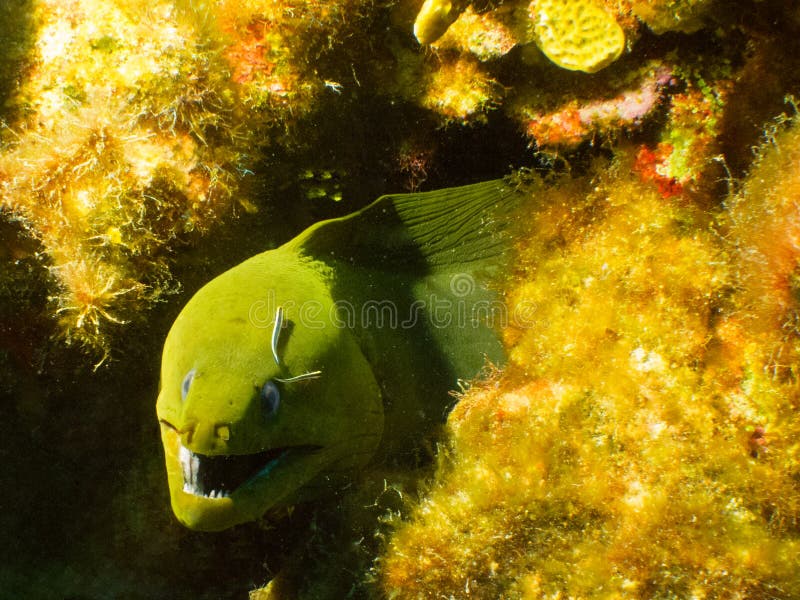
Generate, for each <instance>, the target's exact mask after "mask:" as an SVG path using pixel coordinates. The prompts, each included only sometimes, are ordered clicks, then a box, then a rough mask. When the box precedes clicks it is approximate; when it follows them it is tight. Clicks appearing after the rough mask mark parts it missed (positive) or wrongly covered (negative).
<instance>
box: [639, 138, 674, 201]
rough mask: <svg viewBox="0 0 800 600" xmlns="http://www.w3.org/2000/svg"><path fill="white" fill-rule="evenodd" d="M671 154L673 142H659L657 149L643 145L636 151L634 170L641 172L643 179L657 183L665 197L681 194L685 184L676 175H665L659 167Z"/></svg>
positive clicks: (640, 175)
mask: <svg viewBox="0 0 800 600" xmlns="http://www.w3.org/2000/svg"><path fill="white" fill-rule="evenodd" d="M670 154H672V144H663V143H662V144H659V145H658V146H656V149H655V151H653V150H651V149H650V148H648V147H647V146H642V147H641V148H640V149H639V152H637V153H636V161H635V162H634V163H633V170H634V172H635V173H638V174H639V177H640V178H641V179H642V181H651V182H653V183H655V184H656V185H657V186H658V191H659V193H660V194H661V195H662V196H663V197H664V198H672V197H674V196H680V195H681V194H682V193H683V186H682V185H681V184H680V183H679V182H678V181H677V180H676V179H675V178H674V177H667V176H666V175H663V174H662V172H661V169H659V167H661V166H662V165H664V163H665V162H666V159H667V158H668V157H669V155H670Z"/></svg>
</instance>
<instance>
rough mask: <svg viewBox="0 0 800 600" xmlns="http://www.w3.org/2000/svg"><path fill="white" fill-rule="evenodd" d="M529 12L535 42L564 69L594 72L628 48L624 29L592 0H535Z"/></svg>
mask: <svg viewBox="0 0 800 600" xmlns="http://www.w3.org/2000/svg"><path fill="white" fill-rule="evenodd" d="M529 11H530V15H531V19H532V21H533V33H534V38H535V41H536V45H537V46H539V48H540V49H541V51H542V52H544V54H545V55H546V56H547V57H548V58H549V59H550V60H552V61H553V62H554V63H555V64H557V65H558V66H559V67H562V68H564V69H569V70H571V71H585V72H587V73H594V72H595V71H599V70H600V69H602V68H603V67H606V66H608V65H609V64H611V63H612V62H614V61H615V60H616V59H617V58H618V57H619V55H620V54H622V51H623V50H624V49H625V34H624V32H623V31H622V28H621V27H620V26H619V24H618V23H617V21H616V19H615V18H614V16H613V15H612V14H611V13H609V12H607V11H606V10H605V9H604V8H603V7H602V6H600V5H598V4H597V3H596V2H595V1H593V0H533V2H531V3H530V6H529Z"/></svg>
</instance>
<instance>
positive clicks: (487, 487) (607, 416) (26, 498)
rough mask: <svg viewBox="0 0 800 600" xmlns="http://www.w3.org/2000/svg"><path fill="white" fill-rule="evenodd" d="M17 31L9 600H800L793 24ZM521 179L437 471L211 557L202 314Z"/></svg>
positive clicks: (763, 11)
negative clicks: (185, 474)
mask: <svg viewBox="0 0 800 600" xmlns="http://www.w3.org/2000/svg"><path fill="white" fill-rule="evenodd" d="M578 5H580V6H583V7H584V9H585V12H584V13H583V16H577V17H576V18H575V19H574V21H575V23H574V24H572V25H570V24H569V23H568V22H567V21H565V20H561V19H560V18H559V17H558V13H559V12H560V11H561V12H563V11H564V10H567V11H569V10H573V9H574V10H577V9H576V8H574V7H575V6H578ZM570 7H573V8H570ZM554 11H555V12H554ZM584 18H585V19H588V20H589V21H590V25H591V24H592V23H593V25H591V26H590V27H589V29H588V33H587V30H586V29H585V28H581V27H578V25H579V24H580V23H581V22H583V19H584ZM415 20H416V21H417V26H416V31H415ZM415 33H416V38H417V39H415ZM0 39H3V42H4V43H3V44H0V263H2V266H0V417H2V420H3V422H4V423H6V424H7V432H6V435H4V436H3V437H2V441H0V454H2V455H3V456H4V457H5V465H6V469H4V471H3V472H2V474H1V475H0V479H2V481H1V482H0V483H2V486H3V489H4V490H6V492H5V496H4V506H5V508H6V510H4V511H2V514H0V530H2V531H4V532H6V533H7V534H8V537H14V538H15V539H18V540H19V543H20V546H21V547H22V549H18V547H17V545H15V546H14V547H13V548H11V547H9V548H7V549H6V554H5V555H3V556H1V557H0V559H1V560H0V580H2V582H3V584H2V586H0V587H2V588H3V590H4V591H6V592H7V593H8V594H11V595H14V596H16V597H38V596H41V597H51V596H53V594H56V595H59V596H60V597H107V596H115V597H130V598H137V597H167V596H170V595H173V596H174V595H184V596H192V597H197V598H204V597H209V598H224V597H244V596H245V595H246V593H247V592H248V591H251V590H254V588H256V587H259V586H261V588H260V589H259V590H256V591H253V592H252V595H253V597H262V598H275V599H280V598H314V600H318V599H323V598H326V597H327V598H342V597H347V596H348V595H350V596H351V597H376V598H380V597H387V596H388V597H395V598H434V597H439V596H441V595H445V596H448V597H454V598H461V597H471V598H498V597H506V598H543V597H546V598H554V597H568V596H571V597H585V598H598V597H626V598H651V597H681V598H683V597H686V598H712V597H713V598H716V597H741V598H766V597H770V598H781V599H784V598H786V599H789V598H797V597H800V578H799V577H798V575H797V572H796V571H797V564H798V562H800V554H799V553H800V528H799V527H798V523H799V522H800V488H799V487H798V481H800V466H799V465H800V454H798V453H799V452H800V450H798V448H799V446H798V443H797V439H798V434H800V431H798V429H799V428H800V421H799V420H798V416H797V415H798V410H800V397H798V383H797V369H798V367H797V365H798V348H800V346H799V345H798V331H800V328H798V320H799V319H798V314H800V312H799V311H798V302H800V292H798V289H799V288H800V283H798V282H799V281H800V275H798V258H799V257H798V247H799V246H800V241H798V236H799V235H800V229H798V227H800V225H799V224H798V217H797V207H796V199H797V197H798V194H800V174H799V172H798V167H797V165H798V163H800V156H799V155H798V148H800V125H798V119H797V117H796V116H792V117H785V118H783V119H779V120H777V121H776V120H775V117H776V115H778V114H779V113H781V112H782V111H784V110H786V103H785V98H786V97H787V96H788V97H790V98H791V97H792V96H794V97H800V75H798V74H800V58H798V57H800V42H798V40H800V10H798V8H797V7H796V6H794V5H793V4H792V3H787V2H783V1H781V0H752V1H746V2H739V3H721V2H711V1H710V0H624V1H621V2H616V1H615V2H612V1H610V0H592V1H585V2H584V1H582V2H580V3H577V4H573V3H570V4H567V3H564V2H560V1H556V0H548V1H544V0H542V1H539V0H535V1H533V2H531V0H504V1H502V2H500V1H495V0H478V1H476V2H473V3H469V2H467V1H459V0H455V1H453V2H450V3H447V2H442V1H441V0H427V1H425V2H423V1H422V0H415V1H413V2H393V3H380V2H369V1H367V0H337V1H336V2H324V3H323V2H316V1H311V2H300V1H299V0H280V1H275V2H265V1H263V0H247V1H246V2H236V1H234V0H192V1H188V0H150V1H149V2H144V0H106V1H100V0H85V1H80V2H79V1H77V0H68V1H64V0H9V1H7V2H5V3H2V6H0ZM419 42H422V44H420V43H419ZM567 42H568V43H567ZM593 42H596V43H597V46H596V47H595V49H594V50H592V49H591V47H592V43H593ZM554 43H555V44H556V45H561V46H562V47H561V48H554V47H553V46H552V44H554ZM576 52H577V55H578V58H577V59H574V58H573V57H574V56H575V53H576ZM576 67H577V70H572V69H573V68H576ZM790 103H791V102H790ZM765 132H766V141H763V140H761V139H760V138H761V137H762V136H763V135H764V134H765ZM754 147H758V150H757V152H756V153H755V154H754V152H753V148H754ZM524 165H527V166H529V167H531V168H532V169H534V170H535V171H536V172H537V173H539V175H538V176H533V175H530V174H529V173H522V174H520V175H518V177H519V182H520V185H521V186H523V187H526V188H527V189H528V190H529V191H530V195H531V202H530V204H529V205H528V206H526V207H525V210H524V211H523V212H522V213H521V215H520V218H519V225H520V228H521V233H520V235H519V238H518V239H517V241H518V244H519V251H520V257H519V262H518V265H517V269H516V271H515V272H513V273H510V274H509V281H508V284H507V286H506V289H505V294H506V296H505V298H506V304H505V306H506V307H508V309H509V312H508V314H507V317H508V323H506V326H505V328H504V336H505V343H506V346H507V348H508V353H509V361H508V363H507V364H506V365H505V366H504V367H503V370H500V368H499V367H497V368H493V369H491V370H490V372H489V373H488V375H487V378H486V379H485V380H477V381H473V382H471V386H472V387H471V388H470V389H469V390H468V391H466V393H463V394H461V395H460V396H459V399H458V403H457V404H456V405H455V408H454V409H453V411H452V412H451V414H450V415H449V420H448V422H447V424H446V427H445V432H444V442H443V444H442V446H441V448H440V450H439V452H438V453H436V452H434V449H433V448H431V449H430V455H428V452H427V446H425V445H424V444H423V445H422V446H421V447H420V448H422V449H425V450H424V451H423V450H421V452H422V453H423V454H424V455H423V456H418V455H415V456H413V457H411V458H409V460H408V462H407V463H401V464H393V465H389V466H386V465H383V466H381V468H378V466H377V465H372V467H375V470H368V471H366V472H365V473H363V478H361V479H359V480H354V481H353V485H352V486H351V487H350V488H349V489H348V490H346V491H342V493H341V494H339V495H337V496H336V497H334V498H329V499H324V500H322V501H320V502H319V503H318V504H313V505H308V504H307V505H298V506H297V507H296V508H294V509H293V510H289V511H287V513H288V514H287V515H286V516H285V517H284V518H282V519H281V520H276V521H270V520H264V521H262V522H260V523H257V524H249V525H246V526H242V527H240V528H237V529H235V530H232V531H231V532H228V533H226V534H220V535H219V536H214V537H208V536H204V535H199V534H194V533H192V532H188V531H185V530H183V529H182V528H181V527H180V526H179V525H178V524H177V523H176V522H175V521H174V520H173V519H172V518H171V515H170V514H169V505H168V497H167V491H166V489H164V485H163V473H162V471H161V464H162V456H161V454H160V450H159V448H158V442H157V434H156V431H155V423H154V422H153V414H152V413H153V409H152V404H153V400H154V398H155V396H156V394H157V391H156V390H157V387H158V379H159V377H158V373H157V372H156V368H155V366H156V365H155V361H154V359H153V357H155V356H156V355H157V354H158V352H159V351H160V349H161V345H162V343H163V336H164V333H165V331H166V328H167V326H168V324H169V323H170V322H171V321H172V319H173V318H174V314H175V312H176V311H177V309H178V305H179V304H181V303H182V302H183V301H184V300H185V299H186V297H185V295H183V291H186V292H187V293H188V292H191V291H194V290H195V289H196V288H198V287H199V286H200V285H202V284H203V283H204V282H205V281H208V280H209V279H210V278H211V277H212V276H213V275H214V274H215V273H217V272H220V271H222V270H224V268H227V267H228V266H230V264H231V262H230V261H237V260H241V259H243V258H245V257H246V256H249V255H252V254H255V253H256V252H259V251H261V250H263V249H266V248H267V247H270V246H272V245H275V244H278V243H280V242H281V241H282V240H285V239H288V238H289V237H291V236H292V235H294V234H295V233H297V232H298V231H300V230H301V229H302V228H303V227H305V226H306V225H308V224H309V223H311V222H313V221H316V220H319V219H323V218H329V217H334V216H339V215H342V214H345V213H346V212H350V211H352V210H353V209H356V208H358V207H359V206H361V204H359V202H362V201H363V202H366V201H368V200H370V199H372V198H374V197H376V196H377V195H379V194H380V193H386V192H395V191H401V190H402V189H403V188H404V187H405V188H407V189H408V190H416V189H426V188H436V187H446V186H450V185H455V184H460V183H468V182H474V181H476V180H480V179H491V178H496V177H500V176H502V175H504V174H507V173H508V172H509V170H510V169H516V168H518V167H520V166H524ZM232 217H233V218H232ZM134 323H135V325H136V326H135V327H133V326H132V325H133V324H134ZM54 328H56V329H57V330H58V331H59V332H60V333H61V336H62V337H64V338H66V339H68V340H69V341H71V342H72V343H74V344H77V345H79V346H81V347H84V348H86V349H88V351H89V352H90V353H91V360H87V358H86V357H85V356H82V355H81V354H80V353H73V352H71V351H69V350H67V351H66V352H65V351H64V349H63V348H62V346H61V344H60V342H59V341H57V340H55V341H51V339H50V336H51V335H52V333H53V329H54ZM134 332H135V335H134ZM56 349H57V350H56ZM110 352H112V353H113V354H112V356H118V357H122V358H123V359H124V360H118V361H107V363H106V364H105V366H104V368H103V369H99V370H97V371H93V370H92V368H93V366H94V365H96V364H97V363H98V362H99V361H101V360H103V359H104V358H105V357H106V356H108V354H109V353H110ZM453 384H454V385H455V382H453ZM465 386H466V384H465ZM426 461H428V462H427V463H426ZM430 461H433V463H434V464H433V465H431V464H429V463H430ZM420 464H423V465H425V466H424V467H423V469H422V470H423V471H424V475H422V476H424V477H428V480H427V481H426V483H424V485H423V489H422V491H420V492H419V493H417V489H416V487H415V482H416V480H417V479H418V478H419V477H420V476H421V475H420V472H419V471H417V470H414V468H412V465H413V467H419V465H420ZM372 467H371V468H372ZM383 467H386V468H383ZM428 467H430V470H428ZM434 469H435V473H432V472H431V471H432V470H434ZM387 512H388V513H390V516H389V517H388V518H386V519H385V520H384V521H382V522H376V521H378V520H379V519H380V516H381V515H384V514H386V513H387ZM376 536H377V537H376ZM131 548H135V549H136V551H135V552H131ZM376 556H377V557H378V559H377V562H375V558H376ZM270 579H272V580H273V583H270V584H267V582H268V580H270Z"/></svg>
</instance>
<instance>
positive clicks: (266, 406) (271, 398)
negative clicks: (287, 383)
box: [261, 379, 281, 417]
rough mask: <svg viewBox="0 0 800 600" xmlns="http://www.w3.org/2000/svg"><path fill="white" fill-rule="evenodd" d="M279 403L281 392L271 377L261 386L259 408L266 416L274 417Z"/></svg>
mask: <svg viewBox="0 0 800 600" xmlns="http://www.w3.org/2000/svg"><path fill="white" fill-rule="evenodd" d="M280 405H281V392H280V390H279V389H278V386H277V385H275V382H274V381H272V380H271V379H270V380H269V381H267V383H265V384H264V385H263V387H262V388H261V410H262V411H263V412H264V416H266V417H274V416H275V413H277V412H278V407H279V406H280Z"/></svg>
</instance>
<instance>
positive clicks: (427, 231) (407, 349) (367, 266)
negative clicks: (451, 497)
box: [287, 180, 524, 452]
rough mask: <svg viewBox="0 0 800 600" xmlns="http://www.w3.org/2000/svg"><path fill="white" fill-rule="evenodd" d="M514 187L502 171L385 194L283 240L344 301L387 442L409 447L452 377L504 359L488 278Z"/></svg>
mask: <svg viewBox="0 0 800 600" xmlns="http://www.w3.org/2000/svg"><path fill="white" fill-rule="evenodd" d="M523 197H524V194H522V193H518V192H517V191H516V186H515V185H514V184H513V183H509V182H506V181H504V180H496V181H487V182H484V183H478V184H474V185H468V186H464V187H457V188H448V189H443V190H436V191H432V192H424V193H414V194H399V195H389V196H382V197H381V198H379V199H378V200H376V201H375V202H373V203H372V204H370V205H369V206H367V207H366V208H364V209H362V210H360V211H358V212H356V213H353V214H352V215H350V216H347V217H343V218H340V219H333V220H330V221H323V222H320V223H318V224H316V225H313V226H312V227H310V228H309V229H307V230H306V231H305V232H303V233H302V234H300V235H299V236H298V237H297V238H295V240H293V241H292V242H290V243H289V245H288V248H287V249H288V250H289V251H290V252H296V253H298V254H299V255H301V256H304V257H305V258H306V259H310V260H311V261H312V264H314V263H318V264H320V266H321V268H320V269H319V272H320V274H321V275H322V276H323V277H324V278H325V279H326V280H327V283H328V285H329V287H330V290H331V294H332V296H333V298H334V299H335V300H336V302H337V303H341V305H342V306H344V307H347V308H349V309H352V312H351V318H352V323H354V327H353V328H352V331H353V333H354V335H355V336H356V338H357V339H358V343H359V345H360V347H361V350H362V352H363V353H364V356H365V357H366V359H367V361H368V362H369V364H370V366H371V368H372V370H373V374H374V376H375V379H376V381H378V382H379V385H380V387H381V392H382V396H383V400H384V412H385V423H386V427H385V430H386V431H387V433H386V435H385V436H384V441H383V444H384V447H385V449H386V451H387V452H393V451H397V450H401V451H407V450H408V449H409V448H411V447H412V446H413V444H414V443H415V442H414V440H418V439H419V438H420V436H421V432H424V431H426V430H428V428H429V427H430V426H431V423H434V422H438V421H441V419H442V418H443V417H444V415H445V414H446V412H447V407H448V406H449V405H450V404H451V403H452V399H451V396H450V395H449V391H450V390H453V389H455V388H456V386H457V384H458V380H459V379H471V378H473V377H475V376H476V375H477V374H478V373H479V372H480V370H481V368H482V367H483V366H484V365H485V362H486V360H487V359H488V360H489V361H490V362H492V363H493V364H501V363H502V362H503V358H504V352H503V347H502V344H501V342H500V339H499V336H498V330H499V329H500V327H501V326H502V323H501V319H502V316H503V315H502V308H503V306H504V305H503V303H502V302H500V301H499V299H498V298H497V296H498V294H497V292H496V290H497V289H498V286H497V278H498V277H499V276H501V275H503V274H504V273H505V272H506V271H507V268H506V267H507V266H508V264H509V259H510V258H511V256H510V255H511V250H512V246H513V239H514V236H513V235H512V231H511V230H512V226H513V225H514V223H515V222H516V221H518V215H519V212H520V211H519V210H515V209H517V208H518V207H519V205H520V204H521V199H522V198H523ZM323 265H324V266H323ZM498 305H499V306H498ZM495 308H500V309H501V310H500V313H497V312H494V313H491V314H489V313H490V311H491V310H494V309H495ZM386 310H388V311H389V312H388V313H387V312H384V311H386ZM392 316H394V317H395V319H394V321H392V320H391V318H392ZM497 317H500V318H497Z"/></svg>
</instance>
